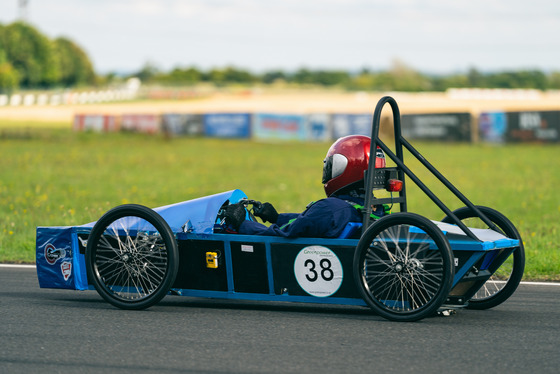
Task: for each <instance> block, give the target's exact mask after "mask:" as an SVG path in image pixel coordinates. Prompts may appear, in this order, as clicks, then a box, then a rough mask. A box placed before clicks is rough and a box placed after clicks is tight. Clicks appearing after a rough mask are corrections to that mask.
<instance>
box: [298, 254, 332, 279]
mask: <svg viewBox="0 0 560 374" xmlns="http://www.w3.org/2000/svg"><path fill="white" fill-rule="evenodd" d="M331 265H332V264H331V261H330V260H329V259H327V258H324V259H322V260H321V261H319V267H320V268H321V270H320V271H319V272H318V269H317V270H316V268H317V264H315V261H313V260H311V259H308V260H307V261H305V263H304V266H305V267H306V268H307V269H308V273H307V274H305V278H307V280H308V281H310V282H315V281H316V280H317V279H318V278H319V274H321V278H323V280H324V281H327V282H329V281H331V280H332V279H333V278H334V272H333V271H332V269H331Z"/></svg>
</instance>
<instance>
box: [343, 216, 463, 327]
mask: <svg viewBox="0 0 560 374" xmlns="http://www.w3.org/2000/svg"><path fill="white" fill-rule="evenodd" d="M454 270H455V269H454V266H453V265H452V253H451V248H450V246H449V242H448V241H447V239H446V238H445V236H444V235H443V233H442V232H441V231H440V230H439V229H438V228H437V226H435V225H434V224H433V223H432V222H431V221H429V220H428V219H426V218H424V217H422V216H419V215H417V214H413V213H395V214H392V215H390V216H386V217H384V218H382V219H380V220H378V221H377V222H375V223H374V224H373V225H371V226H370V227H369V228H368V230H367V231H366V232H365V233H364V235H363V236H362V238H361V239H360V241H359V243H358V246H357V247H356V252H355V254H354V276H355V280H356V283H357V285H358V289H359V290H360V292H361V294H362V297H363V299H364V301H365V302H366V303H367V304H368V305H369V306H370V307H371V308H372V309H373V310H374V311H375V312H376V313H378V314H379V315H381V316H382V317H385V318H387V319H390V320H395V321H416V320H419V319H422V318H425V317H427V316H430V315H433V314H434V313H436V312H437V309H438V308H439V307H440V306H441V304H442V303H443V301H444V300H445V299H446V297H447V295H448V294H449V290H450V288H451V284H452V281H453V276H454Z"/></svg>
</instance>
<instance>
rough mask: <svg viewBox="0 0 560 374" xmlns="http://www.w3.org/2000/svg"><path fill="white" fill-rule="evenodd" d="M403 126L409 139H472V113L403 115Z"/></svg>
mask: <svg viewBox="0 0 560 374" xmlns="http://www.w3.org/2000/svg"><path fill="white" fill-rule="evenodd" d="M401 128H402V135H403V136H404V137H405V138H408V139H425V140H443V141H458V142H463V141H465V142H468V141H471V115H470V113H434V114H408V115H402V116H401Z"/></svg>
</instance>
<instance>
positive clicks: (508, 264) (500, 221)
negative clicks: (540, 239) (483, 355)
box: [442, 206, 525, 310]
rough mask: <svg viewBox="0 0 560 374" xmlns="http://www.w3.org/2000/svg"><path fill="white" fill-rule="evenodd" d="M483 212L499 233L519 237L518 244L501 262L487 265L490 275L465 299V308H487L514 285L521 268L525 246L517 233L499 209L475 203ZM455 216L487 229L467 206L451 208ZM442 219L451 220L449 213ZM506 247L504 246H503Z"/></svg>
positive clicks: (468, 223) (506, 294)
mask: <svg viewBox="0 0 560 374" xmlns="http://www.w3.org/2000/svg"><path fill="white" fill-rule="evenodd" d="M477 208H478V209H480V211H482V213H484V215H486V216H487V217H488V219H490V221H492V222H493V223H494V224H495V225H496V226H498V227H499V228H500V230H501V232H500V233H501V234H503V235H505V236H507V237H508V238H511V239H518V240H519V247H517V248H515V250H514V251H513V253H511V254H510V255H509V256H508V257H507V258H506V259H505V261H503V263H501V264H500V265H499V266H498V267H496V266H494V267H491V268H489V269H488V270H490V272H492V273H493V274H492V276H491V277H490V279H488V280H487V281H486V282H485V283H484V284H483V285H482V286H481V288H480V290H479V291H478V292H477V293H476V294H475V295H474V296H473V297H472V298H471V299H470V300H469V303H468V305H467V308H469V309H479V310H480V309H489V308H493V307H495V306H497V305H500V304H501V303H503V302H504V301H506V300H507V299H508V298H509V297H510V296H511V295H512V294H513V293H514V292H515V290H516V289H517V286H519V282H521V278H523V272H524V271H525V249H524V248H523V240H522V239H521V235H519V232H518V231H517V229H516V228H515V226H514V225H513V223H511V221H510V220H509V219H507V218H506V217H505V216H504V215H503V214H502V213H500V212H498V211H497V210H494V209H492V208H488V207H485V206H477ZM453 213H454V214H455V215H456V216H457V218H459V219H460V220H461V221H463V222H464V223H465V225H466V226H467V227H471V228H484V229H488V228H489V227H488V225H486V224H485V223H484V222H483V221H482V219H480V218H478V216H477V215H476V213H475V212H474V211H473V210H472V209H470V208H469V207H463V208H460V209H457V210H456V211H454V212H453ZM442 222H446V223H454V222H453V220H452V219H451V217H445V218H444V219H443V221H442ZM503 251H506V250H503Z"/></svg>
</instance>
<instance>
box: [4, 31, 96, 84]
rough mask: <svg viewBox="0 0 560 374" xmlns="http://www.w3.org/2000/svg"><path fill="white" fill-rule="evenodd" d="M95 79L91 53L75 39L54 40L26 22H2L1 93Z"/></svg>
mask: <svg viewBox="0 0 560 374" xmlns="http://www.w3.org/2000/svg"><path fill="white" fill-rule="evenodd" d="M95 81H96V75H95V72H94V70H93V66H92V63H91V61H90V59H89V57H88V56H87V54H86V53H85V52H84V51H83V50H82V48H80V47H79V46H78V45H77V44H76V43H74V42H73V41H72V40H70V39H68V38H65V37H59V38H56V39H54V40H51V39H49V38H48V37H47V36H45V35H43V34H42V33H40V32H39V31H38V30H37V29H35V28H34V27H33V26H31V25H28V24H26V23H23V22H14V23H12V24H9V25H2V24H0V93H1V92H7V93H9V92H12V91H13V90H16V89H18V88H23V89H35V88H52V87H61V86H62V87H74V86H80V85H93V84H95Z"/></svg>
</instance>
